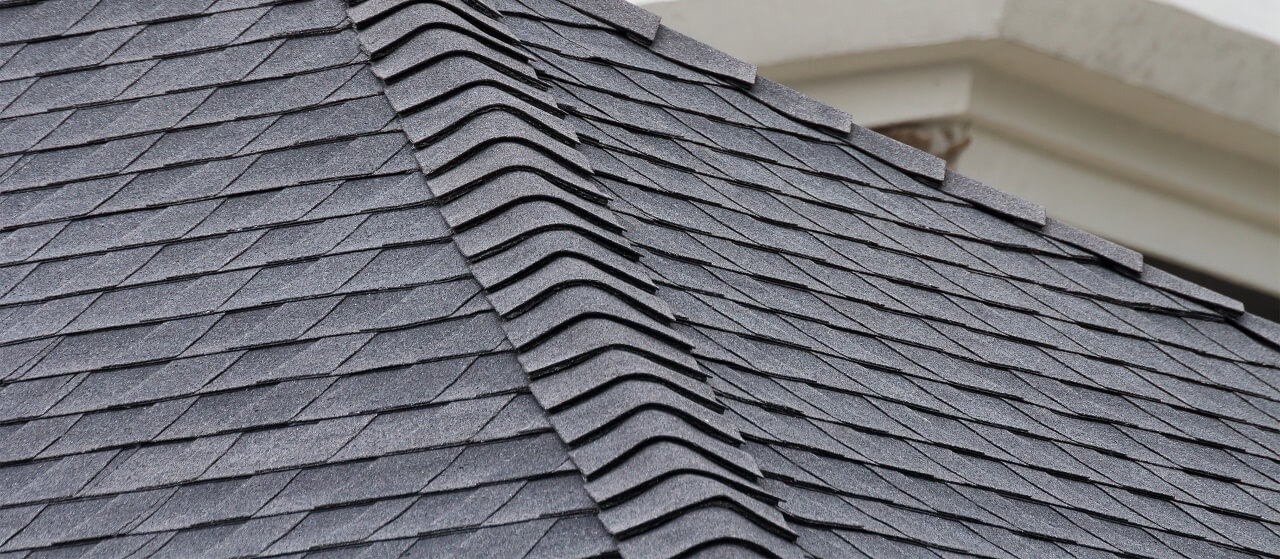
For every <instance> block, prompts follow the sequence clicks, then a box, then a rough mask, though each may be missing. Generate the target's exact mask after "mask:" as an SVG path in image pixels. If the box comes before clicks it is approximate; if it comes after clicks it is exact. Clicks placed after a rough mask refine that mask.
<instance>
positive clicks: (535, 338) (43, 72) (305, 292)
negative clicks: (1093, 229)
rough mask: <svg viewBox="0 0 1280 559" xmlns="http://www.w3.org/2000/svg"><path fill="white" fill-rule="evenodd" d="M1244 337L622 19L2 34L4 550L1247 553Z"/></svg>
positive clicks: (1157, 281) (683, 42)
mask: <svg viewBox="0 0 1280 559" xmlns="http://www.w3.org/2000/svg"><path fill="white" fill-rule="evenodd" d="M1278 330H1280V328H1278V327H1277V326H1276V325H1274V324H1271V323H1269V322H1266V321H1265V320H1263V319H1260V318H1257V317H1255V316H1252V315H1248V314H1242V309H1241V307H1240V304H1239V303H1237V302H1235V301H1232V300H1230V299H1227V298H1225V297H1222V296H1220V295H1218V294H1216V293H1212V292H1210V291H1208V290H1205V289H1203V288H1200V287H1198V286H1195V285H1193V284H1190V283H1188V282H1185V281H1183V280H1180V279H1178V278H1176V277H1173V276H1171V275H1169V274H1165V273H1163V272H1160V271H1159V270H1155V269H1152V268H1150V267H1149V266H1145V265H1144V264H1142V261H1141V255H1140V254H1138V253H1136V252H1133V251H1130V250H1128V249H1125V248H1123V247H1119V246H1116V245H1114V244H1111V243H1109V242H1107V241H1104V240H1102V239H1098V238H1096V237H1093V236H1091V235H1088V234H1086V233H1083V232H1081V231H1078V230H1075V229H1072V228H1071V227H1069V226H1067V225H1064V224H1061V223H1059V222H1056V221H1054V220H1052V219H1046V218H1045V212H1044V210H1043V209H1042V208H1039V207H1037V206H1035V205H1033V204H1030V203H1027V202H1025V201H1021V200H1018V199H1016V198H1013V197H1010V196H1008V195H1006V194H1003V193H1001V192H999V191H998V190H996V189H993V188H991V187H989V186H986V185H983V184H981V183H979V182H976V181H972V180H970V179H967V178H964V177H960V176H958V175H954V174H952V173H950V172H948V171H946V170H945V169H944V168H943V165H942V162H941V161H940V160H938V159H936V158H933V157H931V156H929V155H927V154H924V153H922V152H918V151H915V150H913V149H911V148H908V147H906V146H903V145H901V144H898V143H896V142H893V141H892V140H889V139H887V138H884V137H882V136H879V135H877V134H875V133H873V132H870V131H867V130H865V129H863V128H860V127H858V126H857V125H855V124H853V122H852V119H851V118H849V116H848V115H846V114H844V113H842V112H840V111H837V110H835V109H833V108H831V107H827V106H825V105H822V104H821V103H818V102H816V101H814V100H812V99H809V98H807V97H804V96H803V95H801V94H799V93H796V92H794V91H791V90H789V89H787V88H785V87H783V86H780V85H777V84H774V83H772V82H769V81H767V80H764V79H763V78H759V77H757V76H756V75H755V69H754V68H753V67H751V66H750V65H749V64H746V63H743V62H741V61H738V60H735V59H733V58H732V57H729V56H727V55H725V54H723V53H720V52H718V51H715V50H713V49H711V48H709V47H707V46H705V45H703V44H701V43H699V42H697V41H695V40H693V39H691V38H688V37H685V36H683V35H680V34H679V33H676V32H674V31H672V30H670V29H667V28H665V27H662V26H661V25H660V24H659V22H658V21H657V18H656V17H654V16H652V15H651V14H649V13H647V12H645V11H643V10H642V9H640V8H637V7H635V6H632V5H630V4H627V3H625V2H622V1H621V0H617V1H615V0H484V1H480V0H432V1H412V0H368V1H366V2H363V3H354V5H350V6H349V5H347V4H346V3H343V2H341V1H340V0H295V1H292V2H268V1H264V0H191V1H187V0H184V1H180V2H170V1H154V2H137V1H117V0H49V1H46V2H37V3H31V4H20V5H11V6H7V7H2V8H0V556H2V557H5V558H6V559H8V558H9V557H13V558H22V559H35V558H45V557H53V556H57V557H121V558H123V557H241V556H275V557H328V556H340V557H396V556H406V557H472V556H474V557H511V558H520V557H528V558H544V557H545V558H551V557H603V556H616V555H619V554H620V555H622V556H623V557H628V558H631V557H635V558H648V557H654V558H657V557H674V556H686V555H691V554H700V555H706V556H745V555H753V554H754V555H764V556H774V557H804V556H815V557H917V556H918V557H930V558H938V557H987V558H1006V557H1063V558H1092V557H1149V558H1154V559H1164V558H1188V559H1189V558H1198V557H1254V556H1270V557H1275V556H1277V551H1276V550H1277V549H1280V338H1278V336H1277V333H1278Z"/></svg>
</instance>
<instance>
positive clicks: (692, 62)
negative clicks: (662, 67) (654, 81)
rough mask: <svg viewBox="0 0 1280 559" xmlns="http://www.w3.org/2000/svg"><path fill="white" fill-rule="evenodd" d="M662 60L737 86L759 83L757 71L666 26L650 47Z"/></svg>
mask: <svg viewBox="0 0 1280 559" xmlns="http://www.w3.org/2000/svg"><path fill="white" fill-rule="evenodd" d="M649 48H651V49H653V52H656V53H658V54H660V55H662V56H665V57H667V58H669V59H671V60H673V61H675V62H679V63H681V64H686V65H689V66H692V67H694V68H697V69H699V70H704V71H707V72H710V73H711V74H714V75H716V76H720V77H724V78H728V79H729V80H732V81H734V82H737V83H741V84H744V85H751V84H753V83H755V81H756V67H755V66H754V65H752V64H750V63H748V62H743V61H741V60H738V59H736V58H734V57H732V56H729V55H728V54H725V53H724V52H721V51H719V50H716V49H715V48H714V47H712V46H711V45H708V44H706V43H703V42H701V41H698V40H697V39H694V38H692V37H689V36H687V35H685V34H683V33H680V32H679V31H676V30H674V29H671V28H669V27H667V26H665V25H659V26H658V30H657V33H655V34H654V37H653V43H651V44H650V45H649Z"/></svg>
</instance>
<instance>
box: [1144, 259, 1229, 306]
mask: <svg viewBox="0 0 1280 559" xmlns="http://www.w3.org/2000/svg"><path fill="white" fill-rule="evenodd" d="M1140 279H1141V280H1142V282H1143V283H1145V284H1147V285H1152V286H1155V287H1161V288H1164V289H1167V290H1169V291H1172V292H1174V293H1177V294H1178V295H1182V296H1184V297H1187V298H1189V299H1195V300H1196V301H1199V302H1201V303H1205V304H1208V305H1212V306H1214V307H1218V308H1220V309H1223V310H1226V311H1228V312H1230V313H1232V314H1234V315H1238V314H1240V313H1243V312H1244V303H1241V302H1240V301H1237V300H1235V299H1232V298H1230V297H1227V296H1226V295H1223V294H1221V293H1218V292H1216V291H1213V290H1211V289H1209V288H1206V287H1203V286H1200V285H1196V284H1194V283H1192V282H1189V281H1187V280H1184V279H1182V278H1180V277H1178V276H1175V275H1173V274H1170V273H1169V272H1166V271H1164V270H1161V269H1159V268H1153V267H1152V266H1151V265H1149V264H1148V265H1143V267H1142V276H1140Z"/></svg>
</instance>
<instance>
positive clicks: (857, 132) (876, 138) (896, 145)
mask: <svg viewBox="0 0 1280 559" xmlns="http://www.w3.org/2000/svg"><path fill="white" fill-rule="evenodd" d="M849 142H850V143H852V144H853V145H854V146H856V147H857V148H858V149H861V150H863V151H865V152H867V153H869V154H871V155H874V156H876V157H877V158H878V159H880V160H881V161H884V162H885V163H888V164H890V165H892V166H894V167H897V168H899V169H902V170H903V171H906V172H908V173H914V174H917V175H920V176H924V177H929V178H931V179H934V180H938V181H941V180H944V179H945V178H946V174H947V162H946V161H944V160H943V159H942V158H940V157H938V156H936V155H933V154H931V153H927V152H924V151H921V150H919V149H916V148H913V147H911V146H909V145H907V144H904V143H902V142H899V141H897V140H895V139H893V138H890V137H888V136H885V135H884V134H881V133H879V132H874V131H871V130H868V129H866V128H863V127H861V126H858V125H857V124H854V125H853V131H851V132H850V133H849Z"/></svg>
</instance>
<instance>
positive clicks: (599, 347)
mask: <svg viewBox="0 0 1280 559" xmlns="http://www.w3.org/2000/svg"><path fill="white" fill-rule="evenodd" d="M420 4H433V5H435V6H439V7H441V8H443V9H444V10H448V11H449V12H452V13H455V14H456V16H458V17H460V18H462V19H464V20H467V21H469V22H475V23H476V25H471V26H463V27H460V26H453V27H451V28H450V29H451V30H452V31H455V32H458V33H461V34H463V35H470V36H471V38H472V39H475V40H477V41H480V42H482V43H494V42H504V41H511V39H510V33H509V32H508V31H507V30H506V29H505V27H504V26H503V24H502V22H501V16H499V17H497V18H493V17H490V16H489V15H488V14H485V13H483V12H482V11H481V10H478V9H468V8H467V6H466V5H464V4H462V3H460V2H457V1H449V0H433V1H431V2H409V1H405V0H373V1H372V2H368V3H364V4H358V5H355V6H353V7H351V8H350V10H349V11H350V13H351V17H352V19H353V20H357V21H359V22H365V23H368V22H374V23H372V24H371V25H361V26H360V27H358V28H357V32H358V34H359V39H360V43H361V45H362V46H364V47H365V49H366V51H368V52H369V54H370V55H371V58H372V59H373V60H372V64H373V67H374V70H375V72H374V73H375V74H376V75H380V76H383V75H387V74H389V73H390V72H387V71H381V72H380V71H379V68H380V67H384V66H386V65H387V64H395V65H397V66H398V67H400V68H405V70H403V71H401V72H399V78H398V79H399V80H400V81H405V80H412V79H414V76H415V75H423V74H426V75H429V74H430V73H431V72H432V69H433V68H434V67H436V66H438V65H441V64H446V63H450V60H451V59H454V60H456V63H459V64H461V65H463V66H471V67H474V68H472V69H471V71H470V72H468V73H467V74H465V75H467V76H469V79H470V80H471V81H470V83H467V84H465V85H463V86H462V87H459V88H457V89H458V90H465V91H467V92H468V93H469V94H470V96H468V95H457V94H456V95H453V96H451V97H448V98H446V99H445V100H443V101H441V102H440V103H438V104H437V105H436V106H435V107H432V108H428V109H418V108H416V107H418V106H420V105H419V104H409V103H396V107H397V108H398V111H397V112H398V116H399V119H400V123H401V125H402V126H403V127H404V129H405V132H406V133H407V134H408V135H409V137H411V138H421V141H419V142H417V148H418V150H417V154H416V159H417V161H418V163H419V165H420V166H421V168H422V171H423V173H424V174H425V175H426V176H427V177H428V180H427V182H428V186H429V187H430V188H431V189H432V191H433V192H435V193H436V195H437V197H438V198H439V199H441V200H442V202H443V208H442V210H443V211H442V214H443V216H444V218H445V220H446V221H447V222H448V223H449V226H450V227H451V228H452V229H454V231H455V232H456V234H455V237H456V240H457V244H458V246H459V248H460V249H461V250H462V252H463V254H464V255H465V256H466V257H467V258H468V260H469V261H470V262H471V264H472V266H474V267H475V268H476V269H489V270H491V271H492V273H484V274H477V275H476V276H475V277H476V278H477V280H478V281H479V282H480V283H481V284H482V287H483V288H484V292H485V294H486V296H487V297H488V298H490V299H491V302H493V303H496V304H495V305H494V307H495V308H497V309H499V311H500V313H501V317H502V324H501V326H502V328H503V330H504V331H505V332H506V335H507V337H508V339H509V341H511V343H512V345H513V346H515V347H516V349H517V357H518V359H519V361H520V362H521V363H522V365H523V367H524V368H525V372H526V373H527V374H528V376H529V377H530V378H531V379H533V380H534V382H533V383H532V385H531V389H532V391H533V394H534V396H535V398H537V399H538V401H539V402H540V403H541V405H542V406H543V408H544V411H545V412H546V413H547V415H548V417H549V419H550V421H551V424H552V425H553V427H554V428H555V430H556V432H557V433H558V434H559V436H560V438H561V440H563V441H564V442H565V443H566V444H567V446H568V447H569V454H570V456H571V457H573V458H574V459H575V460H579V459H586V458H588V456H594V458H590V459H589V460H588V461H589V462H592V463H597V462H601V461H603V462H604V463H605V464H606V466H603V467H600V468H596V469H592V470H591V471H590V472H584V474H585V475H586V477H587V480H588V483H589V487H595V486H597V485H599V484H600V483H603V482H604V481H605V480H606V479H609V480H613V481H611V482H610V487H609V489H608V490H607V491H603V492H602V491H592V494H593V495H596V496H604V497H607V500H603V501H599V502H597V505H599V507H600V509H601V513H600V517H601V520H602V521H604V523H605V526H606V527H607V528H608V529H609V530H610V531H611V532H612V533H613V534H614V536H615V537H616V538H617V540H618V542H619V546H620V549H621V550H622V552H623V553H624V554H625V555H627V556H631V557H659V556H666V555H667V553H666V551H663V549H664V548H662V547H656V546H654V545H653V543H652V540H653V533H654V532H655V531H658V532H663V533H668V534H670V535H669V538H670V539H669V541H666V542H664V545H666V546H673V547H672V548H671V549H676V550H680V551H689V550H693V549H702V548H706V547H708V546H715V545H721V544H732V545H736V546H745V547H749V548H753V549H758V550H762V551H765V552H767V554H768V555H770V556H774V557H799V556H800V552H799V548H797V547H796V546H794V545H793V544H791V543H790V542H791V541H793V540H794V539H795V537H796V535H795V533H794V532H793V531H792V530H791V529H790V528H789V527H788V526H787V523H786V520H785V519H784V518H783V516H782V514H781V512H780V511H779V510H778V509H777V506H776V505H777V499H776V498H773V497H771V496H769V494H768V493H767V492H765V491H764V490H763V489H761V488H760V486H759V474H758V472H759V470H758V468H756V466H755V465H754V459H753V458H752V457H751V455H750V454H749V453H747V452H745V451H744V450H742V449H741V448H740V446H741V444H742V439H741V435H740V434H739V433H738V431H737V429H736V428H735V427H733V425H732V423H731V422H729V421H727V420H726V419H725V418H724V417H723V406H722V405H721V404H720V403H719V402H718V401H716V400H715V396H714V395H713V394H712V393H711V391H710V390H708V389H707V388H706V387H705V386H704V385H703V383H704V380H703V379H704V378H705V376H706V375H705V373H703V372H702V371H700V370H699V365H698V364H697V362H696V361H695V360H694V359H693V357H692V354H691V353H690V348H691V345H690V344H689V343H688V342H687V341H685V340H684V339H683V337H682V336H681V335H680V334H678V333H677V332H676V331H675V330H673V329H672V328H671V325H672V322H673V315H672V312H671V309H670V308H669V307H668V306H667V304H666V303H665V302H664V301H663V300H661V299H659V298H657V297H653V296H652V295H651V292H652V291H653V289H654V288H653V282H652V279H651V278H649V277H648V276H647V272H645V271H644V270H643V268H641V267H638V266H635V265H633V264H630V263H628V264H622V265H616V264H614V263H613V261H623V262H634V260H635V259H636V258H637V253H635V251H634V250H632V249H631V248H630V245H629V241H627V240H626V239H625V238H623V237H621V236H619V235H618V233H617V231H618V229H617V225H616V224H617V219H616V217H614V216H613V213H612V210H610V209H609V208H608V207H607V206H606V205H605V203H604V202H605V200H603V199H602V198H601V197H600V196H599V195H598V194H597V192H596V189H595V188H584V187H580V186H576V185H580V184H582V183H584V182H585V183H590V177H591V175H592V173H593V171H592V169H591V167H590V166H589V165H588V164H587V163H586V161H585V159H584V158H583V157H582V155H581V154H580V153H579V152H578V151H577V149H576V147H575V146H576V145H577V144H578V138H577V136H576V134H564V133H563V132H561V133H558V134H557V133H555V131H563V130H565V129H566V128H568V126H567V125H566V123H565V122H564V121H563V115H562V114H561V113H559V112H558V111H551V110H549V109H548V108H547V107H541V106H534V105H532V104H530V103H527V102H524V101H523V100H522V99H521V97H523V96H524V95H522V93H521V92H522V90H524V89H527V85H526V82H527V81H528V76H529V75H531V74H532V75H535V76H536V75H537V74H536V73H535V71H534V69H533V67H532V66H527V67H524V68H508V67H506V66H505V65H490V64H485V63H484V62H482V61H479V60H477V59H475V58H471V57H465V56H462V55H461V54H460V53H442V54H439V55H437V53H435V52H434V50H435V49H432V48H430V47H429V46H426V45H425V44H424V43H420V42H419V41H417V38H418V36H420V35H422V34H425V33H429V32H431V30H432V28H433V27H436V26H437V25H438V22H436V21H432V20H431V19H429V18H430V17H432V16H431V15H432V14H443V13H445V12H444V11H442V10H441V9H434V10H432V9H415V8H412V7H411V6H413V5H420ZM615 8H616V6H615ZM641 23H643V22H641ZM671 33H673V32H666V31H663V30H661V29H660V30H659V31H658V32H657V40H656V41H655V50H658V49H663V48H666V49H675V50H672V51H671V52H673V53H674V52H678V51H683V50H685V49H687V48H688V46H689V44H690V42H691V41H692V40H691V39H688V38H686V37H683V36H679V35H673V34H671ZM520 48H521V47H519V46H518V45H515V44H512V45H510V49H509V50H511V51H519V50H520ZM703 51H704V54H707V55H708V56H706V57H705V58H704V59H703V61H704V62H706V63H707V64H708V65H712V66H714V65H715V64H717V63H719V62H724V61H726V60H728V57H727V55H724V54H723V53H718V52H711V51H710V50H709V47H705V45H704V46H703ZM522 62H523V63H524V64H527V60H525V61H522ZM748 67H749V65H745V66H744V65H742V64H728V65H727V69H722V72H721V75H724V76H725V77H727V78H735V77H736V78H738V79H753V78H754V68H750V69H749V73H750V75H749V76H748V75H747V73H748ZM491 70H492V71H491ZM477 80H479V81H477ZM534 85H536V86H539V89H544V90H545V89H546V88H547V86H546V84H542V83H540V82H539V83H535V84H534ZM481 86H483V87H481ZM472 97H474V98H477V99H472ZM454 105H461V107H456V108H457V110H453V109H454V108H455V107H453V106H454ZM467 107H472V108H474V107H483V110H471V109H468V108H467ZM421 110H431V111H432V112H433V113H434V114H437V115H441V116H443V117H447V118H449V119H451V122H448V123H443V124H442V123H438V122H427V121H426V120H424V119H419V118H414V115H415V114H417V113H419V112H420V111H421ZM494 115H498V116H497V117H495V116H494ZM502 115H506V116H505V117H503V116H502ZM507 117H511V118H507ZM495 118H497V119H498V120H495ZM507 145H510V146H513V147H519V148H521V149H518V150H516V151H506V152H504V153H505V156H504V157H502V158H501V162H502V164H501V165H498V166H492V165H491V163H492V162H486V159H487V158H485V157H475V156H474V155H476V154H481V153H484V152H486V151H489V150H493V149H495V148H499V147H501V146H507ZM515 173H519V174H524V175H526V176H524V177H522V178H518V179H517V180H507V179H510V178H511V177H513V174H515ZM457 177H462V178H457ZM495 182H502V183H504V184H507V186H508V187H510V188H512V189H517V188H524V190H523V191H519V190H517V191H515V192H513V193H506V194H504V195H503V196H500V197H496V198H495V197H494V196H493V193H492V189H488V188H485V186H486V185H488V184H491V183H495ZM522 185H527V186H522ZM584 190H585V192H584ZM549 232H556V233H557V234H559V235H561V236H568V237H571V238H573V239H576V242H573V243H570V244H568V245H567V246H565V247H564V248H562V252H560V253H558V254H551V255H548V257H547V258H546V259H543V260H540V261H539V262H537V263H534V264H533V265H531V266H518V267H515V268H512V266H513V265H515V264H517V262H518V261H516V260H512V259H510V258H508V257H507V255H509V254H513V253H516V252H519V250H516V249H517V247H522V246H524V245H529V247H530V248H532V249H533V250H534V251H535V252H541V250H539V249H538V248H536V247H537V246H540V245H541V244H544V243H541V241H540V238H541V237H542V236H543V234H545V233H549ZM575 247H576V249H575ZM601 253H603V254H605V255H608V256H607V257H604V258H600V257H598V255H599V254H601ZM499 268H505V269H499ZM618 366H625V367H626V369H625V372H626V373H627V374H625V375H609V374H608V373H609V372H610V371H612V370H613V369H615V368H617V367H618ZM584 376H586V377H597V378H600V379H602V382H601V383H600V384H599V386H594V387H593V388H592V389H591V390H583V391H577V390H574V391H569V392H566V387H565V384H566V382H567V380H569V379H581V378H583V377H584ZM645 418H648V419H645ZM641 420H643V422H642V424H643V425H646V426H647V427H646V428H644V429H642V430H641V431H640V432H641V433H642V436H640V437H635V436H634V435H631V434H629V433H631V430H629V429H628V428H627V426H628V425H632V424H633V423H634V421H641ZM687 433H699V434H701V435H702V436H708V437H710V438H712V439H717V440H720V441H722V445H727V447H725V448H721V450H720V451H719V452H715V450H714V449H715V448H718V447H707V446H705V445H701V444H698V443H696V442H693V440H692V439H689V438H687V436H688V435H687ZM611 441H612V442H611ZM661 441H666V442H667V443H673V444H676V445H679V446H681V447H682V448H684V449H686V450H687V451H688V453H689V456H693V457H694V458H692V459H686V460H682V461H676V462H665V461H641V460H640V458H641V457H642V456H641V455H642V454H643V451H644V450H645V449H647V448H652V447H653V445H654V444H657V443H659V442H661ZM601 448H611V449H613V450H612V452H613V455H612V456H607V457H599V456H598V452H599V451H598V449H601ZM584 452H585V453H587V454H586V455H584V454H583V453H584ZM726 462H727V463H729V464H736V465H738V466H739V468H737V469H735V470H729V469H726V468H724V467H723V466H722V465H720V464H722V463H726ZM616 471H628V472H629V473H628V474H627V475H626V476H622V477H619V476H612V477H610V475H609V474H610V473H612V472H616ZM619 484H620V485H619ZM672 495H681V496H684V498H683V499H679V500H673V499H671V498H669V497H671V496H672ZM646 503H648V504H646ZM654 503H666V505H664V506H652V505H653V504H654ZM708 508H711V509H717V510H723V511H724V514H729V515H732V516H734V517H735V518H737V519H739V520H738V521H737V522H738V523H739V524H740V525H741V528H740V530H739V532H738V533H737V534H736V535H735V536H734V537H731V538H729V540H728V541H724V540H722V538H721V532H719V531H714V530H702V531H688V530H671V529H668V528H667V527H672V526H676V525H679V524H681V523H683V522H686V520H682V519H684V518H686V517H688V519H692V518H694V517H696V516H697V512H696V511H699V510H707V509H708ZM690 515H693V516H690ZM748 527H749V528H748Z"/></svg>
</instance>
